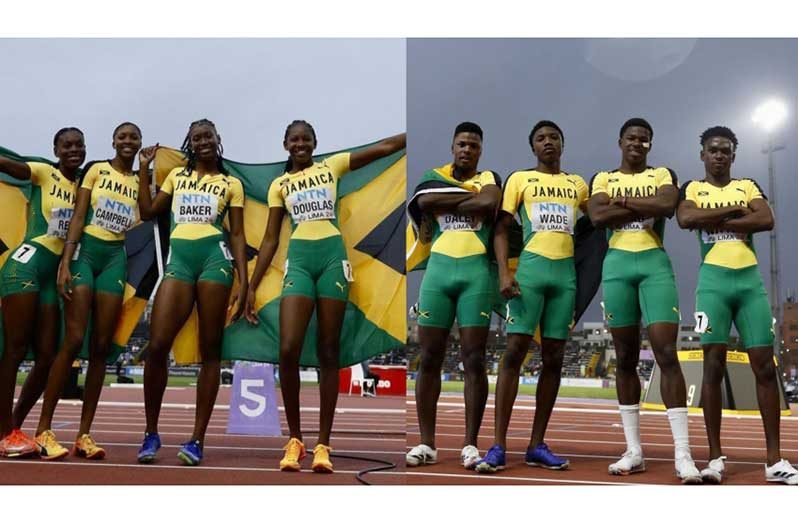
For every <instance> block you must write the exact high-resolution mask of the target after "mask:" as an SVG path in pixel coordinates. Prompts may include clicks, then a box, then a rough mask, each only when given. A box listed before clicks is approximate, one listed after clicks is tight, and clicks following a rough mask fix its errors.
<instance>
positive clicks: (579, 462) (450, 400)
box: [407, 392, 798, 485]
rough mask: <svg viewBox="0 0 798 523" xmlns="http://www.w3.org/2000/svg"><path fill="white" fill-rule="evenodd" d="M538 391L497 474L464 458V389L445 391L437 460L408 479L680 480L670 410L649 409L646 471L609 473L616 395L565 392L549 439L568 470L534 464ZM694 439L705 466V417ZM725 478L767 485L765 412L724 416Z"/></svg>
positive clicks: (785, 437)
mask: <svg viewBox="0 0 798 523" xmlns="http://www.w3.org/2000/svg"><path fill="white" fill-rule="evenodd" d="M493 402H494V397H493V395H491V396H490V397H489V398H488V406H487V408H486V409H485V417H484V418H483V420H482V428H481V430H480V437H479V450H480V452H481V453H484V452H485V451H486V450H487V449H488V448H489V447H490V446H491V445H492V444H493V416H494V408H493V405H494V403H493ZM534 404H535V401H534V398H533V397H531V396H519V397H518V399H517V401H516V403H515V409H514V410H513V416H512V418H511V421H510V428H509V430H508V434H507V435H508V447H509V448H508V453H507V468H506V469H505V470H503V471H501V472H499V473H497V474H477V473H476V472H472V471H467V470H464V469H463V467H462V466H461V465H460V450H461V449H462V447H463V432H464V430H465V413H464V406H463V397H462V394H441V399H440V401H439V403H438V420H437V429H436V445H437V448H438V463H437V464H435V465H428V466H424V467H408V468H407V484H409V485H419V484H439V485H443V484H448V485H478V484H491V485H492V484H497V485H498V484H503V485H624V484H648V485H679V484H680V482H679V480H678V479H676V477H675V474H674V471H673V439H672V437H671V434H670V426H669V425H668V419H667V417H666V416H665V413H664V412H662V413H658V412H657V413H655V412H648V411H643V415H642V416H641V420H640V425H641V429H640V432H641V440H642V443H643V453H644V455H645V458H646V468H647V470H646V472H644V473H639V474H633V475H630V476H625V477H624V476H610V475H609V474H608V473H607V466H608V465H609V464H610V463H612V462H614V461H616V460H617V459H618V458H619V457H620V455H621V454H622V453H623V451H624V450H625V448H626V444H625V440H624V436H623V429H622V428H621V426H620V423H621V419H620V416H619V414H618V409H617V404H616V403H615V402H614V401H612V400H587V399H568V398H559V399H558V400H557V403H556V405H555V411H554V413H553V414H552V417H551V420H550V422H549V427H548V430H547V433H546V443H548V445H549V447H550V448H551V449H552V450H553V451H554V452H555V453H556V454H558V455H561V456H564V457H567V458H568V459H569V460H570V462H571V464H570V467H569V469H568V470H565V471H553V470H545V469H541V468H537V467H529V466H527V465H526V464H525V463H524V452H525V451H526V447H527V445H528V444H529V437H530V434H531V428H532V418H533V416H534ZM415 408H416V404H415V397H414V396H413V395H412V392H411V393H409V395H408V397H407V431H408V433H407V439H408V449H409V448H411V447H413V446H415V445H417V444H418V443H419V432H418V423H417V418H416V413H415ZM689 427H690V445H691V448H692V451H693V458H694V459H695V460H696V465H697V466H698V468H699V470H700V469H701V468H703V467H704V466H706V460H707V457H708V453H709V448H708V447H707V443H706V433H705V431H704V430H705V429H704V419H703V417H702V416H701V415H700V414H699V415H697V416H696V415H692V414H691V415H690V416H689ZM721 441H722V443H723V444H724V449H723V450H724V452H725V453H726V455H727V456H728V460H727V461H726V470H727V477H726V479H725V480H724V484H729V485H762V484H765V482H764V476H765V472H764V460H765V440H764V432H763V429H762V422H761V420H760V419H759V417H753V416H751V417H748V416H746V417H728V416H724V418H723V424H722V432H721ZM781 448H782V455H783V456H784V457H785V458H786V459H788V460H791V462H792V463H793V464H795V463H796V462H798V409H797V408H796V406H795V405H794V406H793V416H791V417H783V418H782V423H781Z"/></svg>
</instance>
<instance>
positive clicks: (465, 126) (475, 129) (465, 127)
mask: <svg viewBox="0 0 798 523" xmlns="http://www.w3.org/2000/svg"><path fill="white" fill-rule="evenodd" d="M460 133H474V134H476V135H479V139H480V140H482V127H480V126H479V125H477V124H475V123H474V122H461V123H459V124H457V127H455V128H454V135H452V138H454V137H455V136H457V135H458V134H460Z"/></svg>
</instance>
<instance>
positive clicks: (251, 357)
mask: <svg viewBox="0 0 798 523" xmlns="http://www.w3.org/2000/svg"><path fill="white" fill-rule="evenodd" d="M357 149H359V147H358V148H353V149H348V150H347V151H354V150H357ZM337 152H344V151H337ZM332 154H336V153H329V154H325V155H320V156H317V157H316V160H321V159H323V158H326V157H327V156H330V155H332ZM406 163H407V161H406V156H405V152H404V151H399V152H397V153H394V154H393V155H391V156H388V157H385V158H382V159H380V160H378V161H375V162H373V163H371V164H369V165H367V166H365V167H363V168H361V169H358V170H356V171H352V172H350V173H348V174H346V175H345V176H343V177H342V178H341V179H340V181H339V185H338V194H339V198H340V206H339V225H340V228H341V233H342V236H343V239H344V243H345V244H346V250H347V255H348V258H349V261H350V263H351V264H352V269H353V273H354V277H355V281H354V282H353V284H352V286H351V288H350V293H349V304H348V305H347V309H346V316H345V318H344V324H343V330H342V332H341V357H340V361H339V365H340V366H341V367H345V366H349V365H352V364H353V363H356V362H359V361H362V360H364V359H367V358H369V357H371V356H374V355H376V354H379V353H382V352H386V351H389V350H392V349H394V348H397V347H400V346H402V345H404V343H405V338H406V335H407V319H406V316H405V311H406V307H405V304H406V296H405V290H406V279H405V271H404V257H403V254H404V238H403V236H402V233H401V232H402V229H403V228H404V225H405V215H404V203H405V190H406V180H405V172H406ZM184 164H185V158H184V157H183V155H182V154H181V153H180V152H179V151H177V150H174V149H168V148H160V149H159V150H158V152H157V154H156V157H155V180H156V184H158V185H160V184H161V183H162V182H163V180H164V179H165V177H166V175H167V174H168V173H169V171H171V170H172V169H173V168H175V167H177V166H180V165H184ZM224 166H225V168H226V169H227V170H228V172H229V173H230V174H231V175H232V176H235V177H237V178H238V179H240V180H241V182H242V184H243V186H244V193H245V196H246V201H245V204H244V233H245V236H246V239H247V258H248V267H249V272H250V274H251V273H252V271H253V270H254V268H255V262H256V258H257V253H258V249H259V247H260V243H261V240H262V239H263V235H264V232H265V231H266V222H267V221H268V216H269V212H268V211H269V209H268V206H267V202H266V198H267V194H266V193H267V190H268V188H269V185H270V184H271V182H272V180H274V179H275V178H276V177H278V176H280V175H282V174H283V172H284V171H283V168H284V162H277V163H268V164H247V163H240V162H235V161H232V160H227V159H225V160H224ZM290 230H291V228H290V225H289V222H288V220H287V219H286V220H285V221H284V223H283V225H282V230H281V234H280V246H279V249H278V251H277V253H276V254H275V255H274V259H273V260H272V263H271V266H270V267H269V269H268V271H267V272H266V275H265V276H264V278H263V281H262V282H261V284H260V287H259V288H258V290H257V293H256V303H255V306H256V310H257V314H258V316H259V318H260V320H261V321H260V324H259V325H257V326H253V325H250V324H249V323H248V322H246V320H244V319H241V320H239V321H237V322H235V323H232V324H228V326H227V327H226V329H225V335H224V342H223V347H222V358H223V359H225V360H248V361H262V362H272V363H276V362H278V361H279V332H278V328H279V327H278V326H279V322H278V319H279V302H280V300H279V297H280V292H281V288H282V285H281V282H282V277H283V268H284V267H285V257H286V253H287V249H288V240H289V236H290ZM234 285H237V283H236V284H234ZM236 295H237V292H236V289H235V288H234V289H233V292H232V293H231V296H236ZM196 321H197V320H196V314H192V316H191V318H190V319H189V320H188V321H187V322H186V324H185V325H184V326H183V329H182V330H181V331H180V333H179V334H178V338H177V339H176V340H175V343H174V345H173V347H172V348H173V351H174V356H175V361H176V362H177V363H195V362H198V361H200V355H199V348H198V344H197V326H196ZM300 364H301V365H303V366H318V360H317V357H316V320H315V318H313V319H312V320H311V324H310V325H309V327H308V332H307V334H306V336H305V344H304V346H303V348H302V356H301V358H300Z"/></svg>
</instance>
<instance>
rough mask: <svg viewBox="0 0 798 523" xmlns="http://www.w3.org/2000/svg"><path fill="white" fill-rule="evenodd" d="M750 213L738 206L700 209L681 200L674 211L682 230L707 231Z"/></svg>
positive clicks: (692, 203) (691, 202)
mask: <svg viewBox="0 0 798 523" xmlns="http://www.w3.org/2000/svg"><path fill="white" fill-rule="evenodd" d="M750 212H751V210H750V209H748V207H741V206H739V205H733V206H731V207H718V208H716V209H701V208H700V207H698V206H697V205H696V204H695V202H693V201H690V200H682V201H681V203H679V208H678V209H677V210H676V220H677V221H678V222H679V227H681V228H682V229H707V228H712V227H718V226H720V225H721V224H723V222H724V221H726V220H730V219H732V218H736V217H738V216H743V215H745V214H749V213H750ZM724 228H725V227H724Z"/></svg>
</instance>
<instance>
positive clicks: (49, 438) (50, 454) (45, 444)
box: [36, 430, 69, 460]
mask: <svg viewBox="0 0 798 523" xmlns="http://www.w3.org/2000/svg"><path fill="white" fill-rule="evenodd" d="M36 444H37V445H39V455H40V456H41V458H42V459H46V460H54V459H61V458H63V457H64V456H66V455H68V454H69V451H68V450H67V449H65V448H64V447H62V446H61V444H60V443H58V440H57V439H55V433H54V432H53V431H52V430H45V431H44V432H42V433H41V434H39V435H38V436H36Z"/></svg>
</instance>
